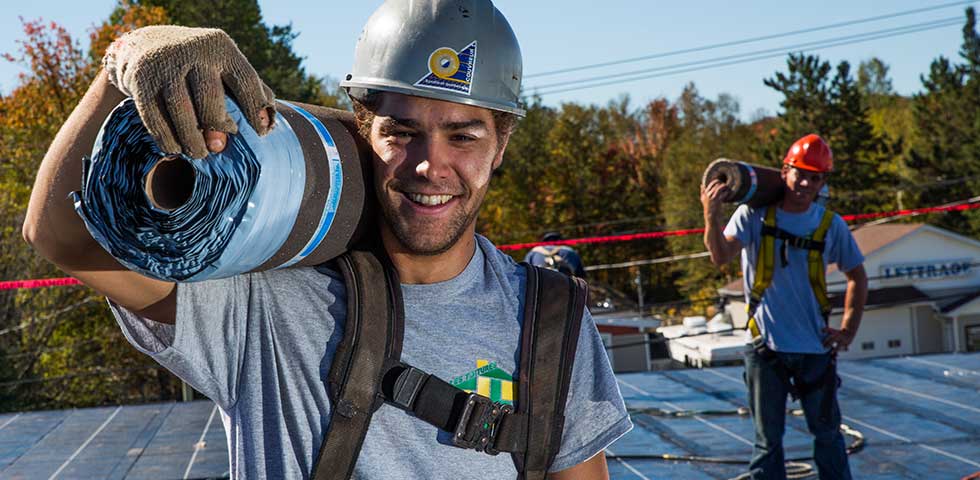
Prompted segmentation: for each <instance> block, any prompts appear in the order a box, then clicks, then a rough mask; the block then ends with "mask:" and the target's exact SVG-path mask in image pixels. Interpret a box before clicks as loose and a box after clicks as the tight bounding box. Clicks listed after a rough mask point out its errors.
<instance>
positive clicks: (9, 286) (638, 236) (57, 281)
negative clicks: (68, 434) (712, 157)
mask: <svg viewBox="0 0 980 480" xmlns="http://www.w3.org/2000/svg"><path fill="white" fill-rule="evenodd" d="M975 208H980V201H976V202H970V203H964V204H960V205H950V206H941V207H924V208H912V209H905V210H893V211H891V212H876V213H855V214H851V215H843V216H842V217H841V218H843V219H844V220H845V221H848V222H851V221H854V220H868V219H872V218H885V217H901V216H906V215H920V214H923V213H936V212H962V211H965V210H973V209H975ZM703 232H704V229H703V228H688V229H683V230H665V231H660V232H644V233H630V234H626V235H607V236H603V237H585V238H571V239H568V240H558V241H554V242H529V243H514V244H510V245H499V246H498V247H497V248H499V249H500V250H504V251H507V250H524V249H527V248H534V247H537V246H539V245H588V244H596V243H614V242H630V241H633V240H646V239H650V238H665V237H680V236H685V235H696V234H699V233H703ZM80 284H81V282H79V281H78V280H76V279H74V278H71V277H65V278H45V279H40V280H14V281H8V282H0V290H18V289H27V288H45V287H60V286H65V285H80Z"/></svg>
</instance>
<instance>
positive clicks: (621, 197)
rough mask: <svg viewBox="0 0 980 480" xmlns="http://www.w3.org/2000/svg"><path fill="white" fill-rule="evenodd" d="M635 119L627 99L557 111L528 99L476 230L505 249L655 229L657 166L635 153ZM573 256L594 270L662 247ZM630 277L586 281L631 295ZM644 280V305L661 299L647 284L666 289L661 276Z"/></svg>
mask: <svg viewBox="0 0 980 480" xmlns="http://www.w3.org/2000/svg"><path fill="white" fill-rule="evenodd" d="M640 116H641V115H640V114H638V113H637V112H633V111H631V110H630V108H629V103H628V99H626V98H623V99H621V100H620V101H617V102H612V103H610V104H609V105H607V106H605V107H598V106H594V105H592V106H583V105H577V104H564V105H562V106H561V108H559V109H557V110H556V109H551V108H548V107H545V106H543V105H542V104H541V102H540V100H538V99H532V100H531V104H530V106H529V107H528V115H527V117H526V118H525V119H524V120H523V121H521V123H520V124H519V126H518V128H517V130H516V131H515V133H514V135H513V136H512V138H511V141H510V145H509V147H508V150H507V153H506V154H505V158H504V163H503V165H502V167H501V168H500V169H499V170H498V171H497V173H496V175H495V177H494V180H493V182H494V183H493V185H492V188H491V189H490V192H489V193H488V195H487V202H486V205H485V207H484V212H483V215H482V216H481V218H480V223H479V225H478V229H479V231H481V232H484V233H487V234H488V235H491V236H492V237H493V238H494V239H495V240H496V241H498V242H500V243H511V242H529V241H536V240H537V239H538V238H539V237H540V235H541V234H542V233H543V232H545V231H548V230H560V231H561V232H562V233H563V235H564V236H565V237H566V238H574V237H584V236H596V235H609V234H615V233H627V232H635V231H645V230H648V229H650V228H651V227H653V228H656V227H659V226H662V223H661V222H660V220H661V219H660V217H659V216H658V212H659V205H660V177H659V170H660V164H659V160H658V158H657V156H656V154H655V153H654V152H652V151H651V150H644V149H642V148H638V146H639V144H640V143H642V142H643V140H638V137H636V135H638V134H639V133H641V131H640V127H639V125H640ZM638 218H639V219H642V221H635V219H638ZM622 219H631V220H630V221H629V222H620V221H619V220H622ZM651 219H653V221H652V222H651ZM577 250H578V251H579V253H580V254H581V255H582V258H583V260H584V261H585V263H586V264H587V265H596V264H604V263H610V262H621V261H624V260H634V259H643V258H650V257H651V256H661V255H663V254H664V253H665V252H666V244H665V242H664V241H663V240H648V241H636V242H628V243H619V244H615V243H610V244H603V245H598V246H590V245H583V246H580V247H578V248H577ZM525 253H526V251H520V252H514V255H515V257H518V258H520V257H522V256H523V255H524V254H525ZM663 270H664V271H666V269H663ZM635 274H636V272H633V273H632V274H631V273H630V272H628V271H626V270H609V271H601V272H594V273H590V281H596V282H603V283H607V284H610V285H611V286H612V287H613V288H615V289H617V290H626V291H630V292H632V290H633V287H632V283H631V282H632V279H633V278H634V276H635ZM643 275H644V282H645V283H647V287H646V288H647V293H649V294H650V298H651V299H652V298H655V297H657V296H659V295H661V294H660V293H658V292H657V291H656V289H651V288H650V285H657V286H662V285H666V286H669V285H670V284H671V282H670V281H669V278H666V277H664V278H661V277H663V276H664V273H663V272H658V271H646V272H644V273H643Z"/></svg>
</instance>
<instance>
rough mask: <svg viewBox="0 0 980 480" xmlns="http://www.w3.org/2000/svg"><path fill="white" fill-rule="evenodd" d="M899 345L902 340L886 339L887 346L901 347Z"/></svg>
mask: <svg viewBox="0 0 980 480" xmlns="http://www.w3.org/2000/svg"><path fill="white" fill-rule="evenodd" d="M901 346H902V341H901V340H899V339H895V340H889V341H888V348H898V347H901Z"/></svg>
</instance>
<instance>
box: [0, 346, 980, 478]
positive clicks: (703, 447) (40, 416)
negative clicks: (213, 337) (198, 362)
mask: <svg viewBox="0 0 980 480" xmlns="http://www.w3.org/2000/svg"><path fill="white" fill-rule="evenodd" d="M840 376H841V378H842V380H843V385H842V387H841V391H840V400H841V410H842V412H843V415H844V423H845V424H847V425H849V426H851V427H853V428H855V429H857V430H859V431H860V432H862V434H863V435H864V437H865V438H866V441H867V444H866V446H865V447H864V449H863V450H862V451H860V452H857V453H855V454H853V455H852V456H851V459H850V462H851V469H852V471H853V473H854V477H855V478H861V479H913V478H960V477H962V476H964V475H966V474H968V473H972V472H975V471H980V402H978V400H977V399H978V398H980V395H978V394H980V353H970V354H941V355H927V356H916V357H894V358H884V359H873V360H852V361H841V362H840ZM618 379H619V382H620V388H621V390H622V392H623V396H624V397H625V399H626V403H627V406H628V407H629V408H631V409H633V410H635V411H634V412H633V413H632V415H633V420H634V423H635V425H636V427H635V428H634V429H633V431H631V432H630V433H628V434H626V436H624V437H623V438H622V439H620V440H619V441H617V442H616V443H614V444H613V445H612V446H610V448H609V451H608V453H609V454H610V455H611V456H624V457H627V458H619V459H617V458H610V459H609V470H610V474H611V477H612V478H613V479H648V480H652V479H661V478H731V477H734V476H736V475H738V474H740V473H742V472H743V471H744V468H745V467H744V466H743V465H725V464H711V463H695V462H687V461H664V460H652V459H638V458H629V456H630V455H637V454H639V455H644V454H662V453H670V454H675V455H699V456H712V457H725V458H737V459H745V460H748V458H749V456H750V453H751V443H752V424H751V421H750V420H749V418H747V417H742V416H737V415H728V416H708V415H702V416H698V417H682V418H672V417H664V416H657V415H650V414H648V413H642V412H640V411H639V410H640V409H645V408H658V409H662V410H669V411H670V410H730V409H735V408H737V407H744V406H746V402H745V397H746V394H745V387H744V385H743V383H742V369H741V367H723V368H712V369H704V370H696V369H692V370H669V371H661V372H643V373H629V374H620V375H618ZM791 406H792V405H791ZM202 438H203V442H201V440H202ZM785 446H786V454H787V457H796V456H808V455H809V453H810V448H811V447H810V439H809V436H808V435H807V434H806V426H805V424H804V421H803V419H802V418H798V417H789V419H788V420H787V432H786V438H785ZM227 474H228V454H227V450H226V443H225V434H224V430H223V428H222V426H221V422H220V418H219V416H218V415H217V414H216V413H215V408H214V404H213V403H211V402H210V401H196V402H188V403H165V404H150V405H138V406H124V407H103V408H91V409H78V410H60V411H41V412H25V413H7V414H0V478H4V479H8V478H9V479H20V478H24V479H50V478H60V479H75V478H77V479H93V478H108V479H182V478H209V477H219V478H220V477H226V476H227Z"/></svg>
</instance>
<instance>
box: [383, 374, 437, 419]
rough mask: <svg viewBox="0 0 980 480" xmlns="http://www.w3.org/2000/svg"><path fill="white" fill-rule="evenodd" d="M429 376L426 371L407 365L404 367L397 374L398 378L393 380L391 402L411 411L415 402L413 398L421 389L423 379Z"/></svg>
mask: <svg viewBox="0 0 980 480" xmlns="http://www.w3.org/2000/svg"><path fill="white" fill-rule="evenodd" d="M430 376H431V375H429V374H428V373H425V372H423V371H422V370H419V369H417V368H415V367H410V366H409V367H408V368H406V369H405V370H404V371H403V372H402V373H401V374H399V375H398V379H397V380H395V387H394V392H393V393H394V395H392V398H391V403H393V404H395V405H397V406H398V407H399V408H402V409H403V410H409V411H411V410H412V405H413V404H414V403H415V398H416V397H418V395H419V392H420V391H422V385H424V384H425V381H426V380H428V379H429V377H430Z"/></svg>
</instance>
